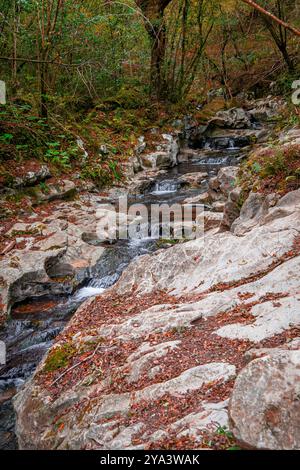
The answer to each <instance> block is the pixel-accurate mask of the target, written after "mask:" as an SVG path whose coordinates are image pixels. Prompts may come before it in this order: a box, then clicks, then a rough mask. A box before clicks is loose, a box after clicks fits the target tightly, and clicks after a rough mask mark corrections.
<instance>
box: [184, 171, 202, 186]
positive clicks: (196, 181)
mask: <svg viewBox="0 0 300 470" xmlns="http://www.w3.org/2000/svg"><path fill="white" fill-rule="evenodd" d="M207 177H208V173H206V172H196V173H186V174H185V175H183V176H180V177H179V178H178V181H179V183H181V184H182V185H183V186H191V187H195V188H197V187H200V186H201V185H202V184H203V182H205V178H207Z"/></svg>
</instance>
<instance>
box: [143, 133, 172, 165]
mask: <svg viewBox="0 0 300 470" xmlns="http://www.w3.org/2000/svg"><path fill="white" fill-rule="evenodd" d="M162 138H163V141H162V142H161V143H160V144H159V145H157V146H156V151H154V152H152V153H140V154H139V160H140V162H141V166H142V168H143V169H146V170H147V169H152V170H153V169H163V168H172V167H173V166H175V165H176V164H177V156H178V153H179V144H178V139H177V138H176V137H173V136H172V135H170V134H163V135H162Z"/></svg>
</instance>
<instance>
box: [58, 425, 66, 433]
mask: <svg viewBox="0 0 300 470" xmlns="http://www.w3.org/2000/svg"><path fill="white" fill-rule="evenodd" d="M64 427H65V423H61V424H60V425H59V427H58V430H59V431H63V429H64Z"/></svg>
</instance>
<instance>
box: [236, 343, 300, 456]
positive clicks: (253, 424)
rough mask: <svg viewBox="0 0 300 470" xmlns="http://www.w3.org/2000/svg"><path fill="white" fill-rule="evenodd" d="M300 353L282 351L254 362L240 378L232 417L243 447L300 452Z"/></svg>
mask: <svg viewBox="0 0 300 470" xmlns="http://www.w3.org/2000/svg"><path fill="white" fill-rule="evenodd" d="M299 394H300V351H281V352H277V353H275V354H271V355H269V356H265V357H263V358H260V359H256V360H254V361H252V362H251V363H250V364H249V365H248V366H247V367H246V368H245V369H243V371H242V372H241V373H240V374H239V376H238V378H237V380H236V382H235V385H234V389H233V394H232V397H231V401H230V407H229V413H230V421H231V429H232V431H233V433H234V435H235V437H236V438H237V439H238V440H239V441H240V442H241V443H243V445H245V446H247V447H252V448H258V449H272V450H273V449H274V450H299V448H300V431H299V430H300V408H299Z"/></svg>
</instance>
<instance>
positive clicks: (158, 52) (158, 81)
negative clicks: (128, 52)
mask: <svg viewBox="0 0 300 470" xmlns="http://www.w3.org/2000/svg"><path fill="white" fill-rule="evenodd" d="M170 2H171V0H136V3H137V5H138V7H140V8H141V10H142V13H143V16H144V23H145V27H146V30H147V32H148V35H149V37H150V40H151V68H150V83H151V92H152V94H153V95H155V96H156V98H157V99H158V100H163V99H164V98H165V92H166V84H165V78H164V59H165V53H166V27H165V22H164V11H165V9H166V7H167V6H168V5H169V3H170Z"/></svg>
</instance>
